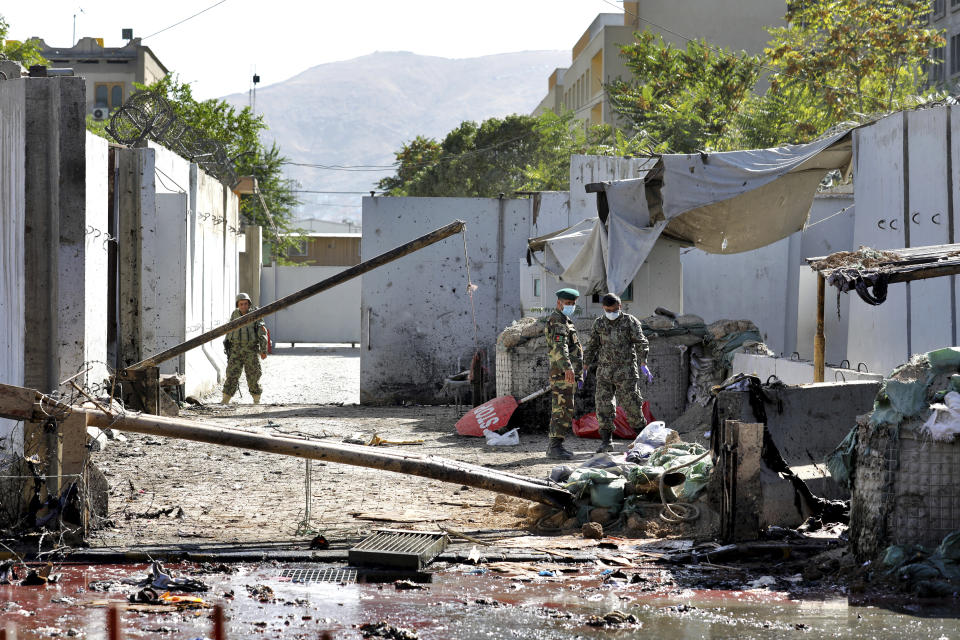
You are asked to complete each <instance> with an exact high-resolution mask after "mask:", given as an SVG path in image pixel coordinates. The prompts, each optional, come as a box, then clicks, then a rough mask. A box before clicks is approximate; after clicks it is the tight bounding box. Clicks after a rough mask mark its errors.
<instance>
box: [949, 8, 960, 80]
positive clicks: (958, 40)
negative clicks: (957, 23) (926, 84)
mask: <svg viewBox="0 0 960 640" xmlns="http://www.w3.org/2000/svg"><path fill="white" fill-rule="evenodd" d="M957 1H958V2H960V0H957ZM956 73H960V33H957V34H954V35H952V36H950V75H954V74H956Z"/></svg>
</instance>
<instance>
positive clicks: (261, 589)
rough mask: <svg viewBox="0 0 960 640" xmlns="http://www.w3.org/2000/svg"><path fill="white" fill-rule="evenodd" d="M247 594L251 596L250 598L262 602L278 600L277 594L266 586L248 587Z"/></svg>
mask: <svg viewBox="0 0 960 640" xmlns="http://www.w3.org/2000/svg"><path fill="white" fill-rule="evenodd" d="M247 593H249V594H250V597H251V598H253V599H255V600H259V601H260V602H271V601H273V600H275V599H276V597H277V596H276V594H275V593H274V592H273V589H271V588H270V587H268V586H267V585H265V584H258V585H252V586H251V585H249V584H248V585H247Z"/></svg>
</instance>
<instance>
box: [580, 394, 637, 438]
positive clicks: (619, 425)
mask: <svg viewBox="0 0 960 640" xmlns="http://www.w3.org/2000/svg"><path fill="white" fill-rule="evenodd" d="M642 407H643V417H644V418H646V419H647V424H650V423H651V422H653V421H654V417H653V414H652V413H650V403H649V402H647V401H646V400H644V402H643V405H642ZM573 434H574V435H575V436H577V437H578V438H596V439H598V440H599V439H600V423H599V422H597V414H596V413H588V414H586V415H583V416H581V417H580V418H579V419H577V420H574V421H573ZM613 435H614V437H616V438H623V439H625V440H633V439H634V438H636V437H637V432H636V431H635V430H634V429H633V427H631V426H630V423H629V422H628V421H627V412H626V411H624V410H623V409H621V408H620V407H619V406H618V407H617V412H616V414H614V416H613Z"/></svg>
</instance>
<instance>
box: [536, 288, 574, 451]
mask: <svg viewBox="0 0 960 640" xmlns="http://www.w3.org/2000/svg"><path fill="white" fill-rule="evenodd" d="M579 297H580V292H579V291H577V290H576V289H560V290H559V291H557V307H556V309H554V311H553V313H551V314H550V316H549V317H548V318H547V326H546V328H545V329H544V333H545V334H546V336H547V349H549V350H550V398H551V406H550V446H549V447H548V448H547V457H548V458H552V459H554V460H569V459H571V458H572V457H573V452H572V451H570V450H569V449H566V448H565V447H564V446H563V439H564V438H565V437H566V436H567V434H569V433H570V429H571V426H572V424H573V397H574V393H576V389H577V382H578V381H579V382H580V384H583V347H582V346H581V345H580V338H579V337H578V336H577V328H576V326H574V324H573V321H572V320H571V318H572V317H573V313H574V312H575V311H576V310H577V298H579Z"/></svg>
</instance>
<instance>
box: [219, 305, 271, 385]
mask: <svg viewBox="0 0 960 640" xmlns="http://www.w3.org/2000/svg"><path fill="white" fill-rule="evenodd" d="M236 302H237V308H236V309H234V311H233V313H232V314H231V315H230V319H231V320H236V319H237V318H239V317H240V316H243V315H246V314H247V313H248V312H249V311H250V304H251V301H250V296H248V295H247V294H245V293H239V294H237V301H236ZM223 350H224V351H225V352H226V354H227V379H226V381H225V382H224V383H223V404H228V403H229V402H230V398H231V397H233V394H235V393H236V392H237V385H238V384H239V383H240V373H241V372H245V373H246V376H247V388H248V389H249V390H250V395H251V396H252V397H253V403H254V404H260V394H262V393H263V388H262V387H261V386H260V375H261V374H262V373H263V371H262V370H261V368H260V361H261V360H264V359H265V358H266V357H267V327H266V325H265V324H263V320H257V321H256V322H253V323H251V324H248V325H246V326H243V327H240V328H238V329H234V330H233V331H231V332H230V333H228V334H227V337H226V338H224V340H223Z"/></svg>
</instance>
